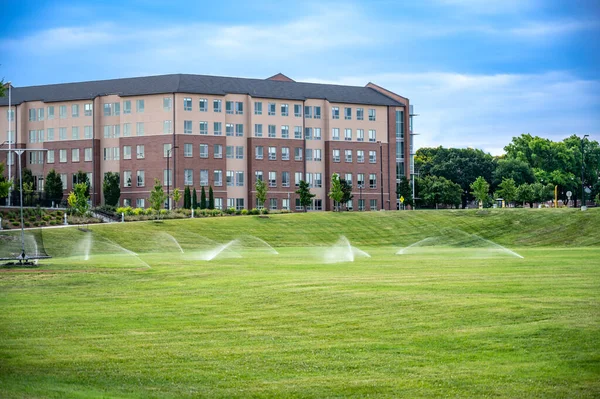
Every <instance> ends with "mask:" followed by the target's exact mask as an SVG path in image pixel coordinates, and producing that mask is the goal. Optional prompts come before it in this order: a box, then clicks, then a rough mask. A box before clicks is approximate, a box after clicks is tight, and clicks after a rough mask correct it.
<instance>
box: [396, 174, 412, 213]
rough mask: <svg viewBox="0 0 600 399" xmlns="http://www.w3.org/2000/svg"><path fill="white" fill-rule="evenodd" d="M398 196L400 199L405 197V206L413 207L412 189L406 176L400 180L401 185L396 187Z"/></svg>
mask: <svg viewBox="0 0 600 399" xmlns="http://www.w3.org/2000/svg"><path fill="white" fill-rule="evenodd" d="M396 195H397V196H398V198H400V197H404V203H403V204H404V205H409V206H413V205H414V204H413V197H412V187H411V186H410V181H409V180H408V179H407V178H406V176H402V177H401V178H400V183H398V185H397V186H396Z"/></svg>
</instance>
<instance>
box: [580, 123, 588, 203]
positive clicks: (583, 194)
mask: <svg viewBox="0 0 600 399" xmlns="http://www.w3.org/2000/svg"><path fill="white" fill-rule="evenodd" d="M586 137H589V134H586V135H585V136H583V138H582V139H581V210H582V211H585V210H586V209H587V206H585V190H584V187H585V185H584V182H583V179H584V176H585V151H584V148H583V142H584V141H585V139H586Z"/></svg>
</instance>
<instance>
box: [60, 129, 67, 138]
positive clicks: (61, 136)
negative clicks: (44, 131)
mask: <svg viewBox="0 0 600 399" xmlns="http://www.w3.org/2000/svg"><path fill="white" fill-rule="evenodd" d="M58 139H59V140H66V139H67V128H66V127H59V128H58Z"/></svg>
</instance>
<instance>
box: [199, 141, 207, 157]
mask: <svg viewBox="0 0 600 399" xmlns="http://www.w3.org/2000/svg"><path fill="white" fill-rule="evenodd" d="M200 158H208V144H200Z"/></svg>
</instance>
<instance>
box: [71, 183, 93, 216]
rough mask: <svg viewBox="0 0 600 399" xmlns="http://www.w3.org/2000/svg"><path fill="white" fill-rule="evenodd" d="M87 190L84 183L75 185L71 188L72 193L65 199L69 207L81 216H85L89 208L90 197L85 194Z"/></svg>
mask: <svg viewBox="0 0 600 399" xmlns="http://www.w3.org/2000/svg"><path fill="white" fill-rule="evenodd" d="M88 188H89V187H88V186H87V185H86V184H85V183H77V184H75V185H74V186H73V191H71V192H70V193H69V196H68V198H67V202H68V204H69V206H70V207H71V208H73V211H74V212H75V213H77V214H78V215H81V216H85V215H86V214H87V212H88V210H89V208H90V204H89V202H88V200H89V198H90V197H89V196H88V195H87V194H86V192H87V190H88Z"/></svg>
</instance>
